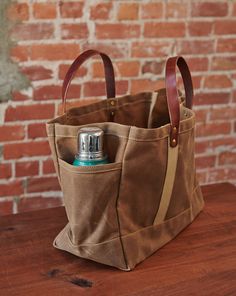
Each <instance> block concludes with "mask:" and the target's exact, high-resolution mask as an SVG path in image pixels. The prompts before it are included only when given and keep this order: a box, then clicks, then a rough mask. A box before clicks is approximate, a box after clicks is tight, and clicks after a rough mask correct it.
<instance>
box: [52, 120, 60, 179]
mask: <svg viewBox="0 0 236 296" xmlns="http://www.w3.org/2000/svg"><path fill="white" fill-rule="evenodd" d="M53 131H54V136H53V138H54V148H55V154H56V161H57V170H58V178H59V180H60V183H61V172H60V165H59V161H58V151H57V146H56V137H55V124H54V123H53Z"/></svg>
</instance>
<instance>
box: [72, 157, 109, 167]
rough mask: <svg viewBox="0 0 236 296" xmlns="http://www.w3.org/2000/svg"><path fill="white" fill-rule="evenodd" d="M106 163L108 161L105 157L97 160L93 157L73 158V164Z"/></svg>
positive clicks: (91, 164)
mask: <svg viewBox="0 0 236 296" xmlns="http://www.w3.org/2000/svg"><path fill="white" fill-rule="evenodd" d="M107 163H109V162H108V159H107V157H106V158H104V159H98V160H94V159H90V160H79V159H77V158H75V160H74V162H73V165H74V166H94V165H98V164H107Z"/></svg>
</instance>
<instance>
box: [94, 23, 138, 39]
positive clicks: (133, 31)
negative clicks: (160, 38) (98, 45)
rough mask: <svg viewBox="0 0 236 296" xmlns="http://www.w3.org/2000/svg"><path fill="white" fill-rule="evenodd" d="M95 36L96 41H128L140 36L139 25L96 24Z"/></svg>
mask: <svg viewBox="0 0 236 296" xmlns="http://www.w3.org/2000/svg"><path fill="white" fill-rule="evenodd" d="M95 35H96V37H97V38H98V39H122V38H125V39H128V38H135V37H136V38H137V37H139V36H140V25H130V24H121V23H119V24H96V28H95Z"/></svg>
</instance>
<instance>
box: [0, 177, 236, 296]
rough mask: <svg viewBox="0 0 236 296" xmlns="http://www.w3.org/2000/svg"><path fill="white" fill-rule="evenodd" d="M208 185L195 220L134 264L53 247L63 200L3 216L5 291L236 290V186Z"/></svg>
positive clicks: (186, 294) (0, 266) (0, 279)
mask: <svg viewBox="0 0 236 296" xmlns="http://www.w3.org/2000/svg"><path fill="white" fill-rule="evenodd" d="M202 189H203V194H204V197H205V202H206V206H205V208H204V211H203V212H202V213H201V214H200V215H199V217H198V218H197V219H196V221H194V223H193V224H191V225H190V226H189V227H188V228H186V229H185V230H184V231H183V232H182V233H181V234H180V235H179V236H178V237H177V238H176V239H175V240H174V241H172V242H170V243H169V244H167V245H166V246H164V247H163V248H161V249H160V250H159V251H157V252H156V253H155V254H154V255H153V256H151V257H149V258H148V259H146V260H145V261H144V262H143V263H141V264H139V265H138V266H137V267H136V269H135V270H133V271H131V272H124V271H120V270H117V269H115V268H112V267H108V266H105V265H102V264H98V263H95V262H92V261H89V260H85V259H81V258H78V257H76V256H74V255H71V254H69V253H66V252H63V251H60V250H57V249H54V248H53V247H52V241H53V239H54V237H55V236H56V235H57V233H58V232H59V231H60V230H61V229H62V228H63V227H64V225H65V224H66V222H67V218H66V215H65V210H64V208H63V207H60V208H54V209H46V210H41V211H34V212H28V213H23V214H18V215H9V216H4V217H0V295H1V296H12V295H17V296H21V295H24V296H31V295H46V296H54V295H55V296H60V295H62V296H67V295H70V296H71V295H96V296H99V295H102V296H103V295H104V296H106V295H108V296H112V295H119V296H123V295H127V296H128V295H129V296H130V295H132V296H134V295H135V296H141V295H142V296H145V295H148V296H152V295H161V296H164V295H172V296H178V295H181V296H191V295H200V296H204V295H212V296H217V295H222V296H227V295H232V296H233V295H236V215H235V213H236V187H234V186H233V185H230V184H227V183H224V184H218V185H209V186H204V187H203V188H202Z"/></svg>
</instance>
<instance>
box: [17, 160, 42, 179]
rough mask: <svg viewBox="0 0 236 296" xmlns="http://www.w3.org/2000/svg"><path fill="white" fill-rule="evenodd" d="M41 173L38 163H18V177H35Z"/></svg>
mask: <svg viewBox="0 0 236 296" xmlns="http://www.w3.org/2000/svg"><path fill="white" fill-rule="evenodd" d="M38 173H39V162H38V161H24V162H23V161H22V162H16V177H25V176H35V175H38Z"/></svg>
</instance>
